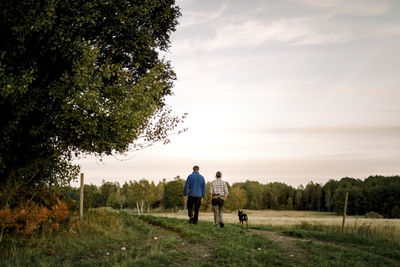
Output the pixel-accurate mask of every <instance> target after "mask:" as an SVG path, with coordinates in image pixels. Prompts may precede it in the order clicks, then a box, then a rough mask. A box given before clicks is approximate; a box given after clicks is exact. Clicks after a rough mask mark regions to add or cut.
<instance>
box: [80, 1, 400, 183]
mask: <svg viewBox="0 0 400 267" xmlns="http://www.w3.org/2000/svg"><path fill="white" fill-rule="evenodd" d="M177 5H178V6H179V7H180V8H181V13H182V17H181V18H180V20H179V25H178V26H177V30H176V32H174V33H172V35H171V47H170V49H169V51H168V53H167V54H166V55H165V57H166V58H167V59H168V60H170V61H171V64H172V66H173V69H174V71H175V72H176V74H177V81H176V82H175V86H174V89H173V91H174V96H172V97H168V99H167V103H168V104H169V105H171V107H172V109H173V111H174V113H175V114H176V115H182V114H183V113H186V112H187V113H188V117H187V118H186V119H185V121H184V123H183V124H182V125H181V127H187V128H188V130H187V131H186V132H185V133H183V134H180V135H171V143H170V144H167V145H163V144H155V145H154V146H152V147H150V148H147V149H144V150H141V151H135V152H132V151H131V152H127V153H126V155H115V156H112V157H104V158H103V159H102V160H101V161H100V159H99V158H95V157H93V156H86V157H83V158H80V159H79V160H76V163H77V164H79V165H81V171H82V172H83V173H84V174H85V183H93V184H97V185H100V184H101V182H102V180H106V181H111V182H119V183H120V184H123V183H124V182H126V181H129V180H132V181H133V180H140V179H142V178H145V179H147V180H150V181H154V182H156V183H157V182H158V181H161V180H162V179H164V178H165V179H166V180H167V181H169V180H173V178H174V177H176V176H178V175H179V176H180V177H182V178H184V179H185V178H186V177H187V175H189V174H190V173H191V172H192V167H193V165H199V166H200V173H201V174H203V176H204V177H205V179H206V181H212V180H213V179H214V177H215V173H216V171H221V172H222V175H223V179H224V180H226V181H227V182H229V183H230V184H232V183H235V182H243V181H246V180H252V181H258V182H260V183H263V184H266V183H270V182H282V183H286V184H288V185H292V186H295V187H297V186H299V185H300V184H302V185H306V184H307V183H309V182H310V181H313V182H314V183H325V182H327V181H328V180H329V179H335V180H339V179H341V178H342V177H346V176H347V177H353V178H359V179H364V178H367V177H368V176H370V175H389V176H390V175H398V174H400V52H399V48H400V46H399V44H400V1H397V0H392V1H389V0H368V1H365V0H343V1H342V0H325V1H320V0H263V1H256V0H248V1H239V0H237V1H234V0H231V1H223V0H221V1H218V0H212V1H211V0H182V1H177Z"/></svg>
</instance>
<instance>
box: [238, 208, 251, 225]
mask: <svg viewBox="0 0 400 267" xmlns="http://www.w3.org/2000/svg"><path fill="white" fill-rule="evenodd" d="M238 216H239V222H240V223H241V224H242V225H243V223H244V222H246V229H247V228H248V221H249V219H248V217H247V214H246V213H243V211H241V210H238Z"/></svg>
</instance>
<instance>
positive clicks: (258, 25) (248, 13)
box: [173, 0, 400, 53]
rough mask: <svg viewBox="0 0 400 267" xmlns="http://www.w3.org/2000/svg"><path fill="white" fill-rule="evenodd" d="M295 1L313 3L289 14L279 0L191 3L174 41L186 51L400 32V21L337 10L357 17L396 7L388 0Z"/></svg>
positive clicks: (341, 40) (314, 42)
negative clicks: (271, 2) (210, 6)
mask: <svg viewBox="0 0 400 267" xmlns="http://www.w3.org/2000/svg"><path fill="white" fill-rule="evenodd" d="M295 2H296V3H297V4H303V5H307V6H311V7H312V9H311V11H310V10H304V9H300V10H299V12H298V13H295V14H286V13H282V11H281V10H279V9H277V12H275V13H274V8H276V7H274V6H270V7H268V9H264V6H261V7H260V8H258V9H257V10H258V13H257V12H255V11H254V10H249V8H246V9H244V8H243V12H241V13H240V12H238V11H237V10H232V5H228V3H227V2H223V4H221V5H220V6H219V7H218V8H217V9H216V10H215V11H213V10H206V11H205V10H204V8H203V9H201V8H200V9H199V10H196V9H195V8H194V7H191V9H189V10H187V11H185V10H183V14H184V18H185V19H184V20H183V21H182V25H181V27H182V31H183V33H182V38H177V40H176V42H174V44H173V45H174V46H175V47H176V49H177V51H179V52H181V53H182V52H183V53H185V52H189V53H190V52H199V51H200V52H213V51H221V50H224V49H232V48H233V49H236V48H248V49H253V48H256V47H259V46H262V45H264V44H267V43H269V44H286V45H301V46H304V45H325V44H341V43H347V42H351V41H354V40H362V39H365V38H370V37H376V36H385V35H389V36H398V35H400V25H399V24H393V23H390V22H386V23H382V22H379V23H378V22H377V21H375V20H374V19H371V20H369V21H368V22H366V21H364V22H362V21H359V20H357V19H355V20H353V19H352V18H351V17H343V16H338V15H340V14H343V13H346V14H348V15H349V14H350V15H352V17H354V16H357V17H358V16H360V15H380V14H383V13H385V12H388V11H389V10H390V9H391V7H392V5H391V4H390V3H389V2H387V1H372V2H370V1H361V0H360V1H359V0H352V1H336V0H335V1H333V0H328V1H319V0H298V1H295ZM286 5H287V6H286V9H288V8H289V7H290V5H293V4H292V3H291V1H289V3H286ZM321 8H323V9H322V10H321ZM260 10H262V12H261V11H260ZM260 12H261V13H260ZM271 14H273V15H271ZM199 27H200V28H199Z"/></svg>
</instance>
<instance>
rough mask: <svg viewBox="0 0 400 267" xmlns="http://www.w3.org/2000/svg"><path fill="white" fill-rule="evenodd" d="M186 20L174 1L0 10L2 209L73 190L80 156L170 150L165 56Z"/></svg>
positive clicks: (41, 4)
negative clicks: (151, 147)
mask: <svg viewBox="0 0 400 267" xmlns="http://www.w3.org/2000/svg"><path fill="white" fill-rule="evenodd" d="M179 16H180V12H179V8H178V7H177V6H175V4H174V1H173V0H142V1H129V0H126V1H124V0H120V1H113V0H96V1H82V0H74V1H69V0H57V1H31V0H21V1H10V0H5V1H1V2H0V20H1V24H0V36H1V41H0V88H1V91H0V114H1V115H0V116H1V120H0V188H1V192H0V194H1V196H0V199H3V200H5V202H8V201H9V200H10V199H11V198H12V197H13V196H14V195H18V194H20V193H19V192H18V190H19V189H21V188H22V187H24V186H38V185H43V184H46V185H51V184H60V183H64V182H68V181H69V179H71V177H74V176H75V175H76V174H77V172H78V169H77V168H76V167H74V166H72V165H71V164H70V161H71V158H72V157H73V156H74V155H76V154H79V153H82V152H83V153H94V154H97V155H101V156H102V155H109V154H112V153H115V152H121V153H122V152H124V151H126V150H127V149H129V148H131V149H135V148H136V149H137V148H140V147H141V146H143V145H148V144H151V143H153V142H155V141H164V142H168V131H169V130H171V129H173V128H174V127H175V126H176V125H177V124H178V123H179V121H180V120H181V118H180V117H176V116H172V115H171V113H170V109H169V108H168V107H167V106H166V105H165V97H166V96H168V95H171V94H172V91H171V88H172V86H173V81H174V79H175V74H174V72H173V71H172V69H171V67H170V64H169V62H168V61H166V60H165V59H163V57H162V55H160V52H163V51H166V50H167V49H168V46H169V42H170V40H169V37H170V34H171V32H173V31H174V30H175V27H176V25H177V19H178V17H179ZM138 140H139V141H140V140H142V141H144V142H145V143H142V142H138ZM3 204H4V203H3Z"/></svg>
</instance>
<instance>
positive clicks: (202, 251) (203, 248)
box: [149, 224, 213, 266]
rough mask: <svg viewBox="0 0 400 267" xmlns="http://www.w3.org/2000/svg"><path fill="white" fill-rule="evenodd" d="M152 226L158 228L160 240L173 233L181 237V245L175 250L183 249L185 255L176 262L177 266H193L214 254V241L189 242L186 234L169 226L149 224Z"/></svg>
mask: <svg viewBox="0 0 400 267" xmlns="http://www.w3.org/2000/svg"><path fill="white" fill-rule="evenodd" d="M149 225H151V226H152V227H156V228H157V229H158V231H157V232H158V233H159V234H158V237H157V239H158V240H161V239H163V238H168V237H170V236H171V235H174V236H176V237H177V238H178V239H179V245H178V246H177V247H176V249H175V250H177V251H183V252H184V256H183V257H182V258H180V259H177V261H176V262H175V263H174V265H176V266H191V265H193V264H195V263H199V262H202V261H204V260H206V259H207V258H209V257H210V256H211V255H212V252H213V251H212V249H211V248H212V247H213V244H212V243H209V242H207V243H192V242H189V241H188V240H187V239H186V238H185V237H184V236H182V235H181V233H179V232H175V231H173V230H171V229H169V228H164V227H162V226H159V225H153V224H149Z"/></svg>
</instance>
